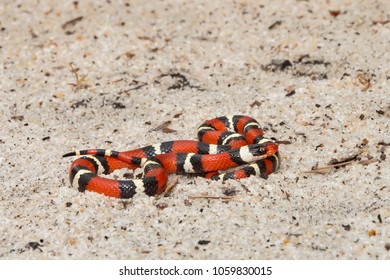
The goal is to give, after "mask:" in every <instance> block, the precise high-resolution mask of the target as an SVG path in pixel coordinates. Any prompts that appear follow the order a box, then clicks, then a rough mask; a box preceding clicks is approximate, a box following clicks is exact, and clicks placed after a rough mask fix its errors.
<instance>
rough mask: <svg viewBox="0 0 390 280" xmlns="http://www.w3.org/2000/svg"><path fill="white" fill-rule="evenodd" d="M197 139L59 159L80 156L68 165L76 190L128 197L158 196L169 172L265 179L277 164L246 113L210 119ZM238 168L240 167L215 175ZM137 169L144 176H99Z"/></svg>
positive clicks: (270, 143) (83, 152) (274, 152)
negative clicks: (126, 169) (143, 194)
mask: <svg viewBox="0 0 390 280" xmlns="http://www.w3.org/2000/svg"><path fill="white" fill-rule="evenodd" d="M198 139H199V141H195V140H176V141H167V142H162V143H159V144H156V145H150V146H146V147H143V148H139V149H135V150H131V151H125V152H117V151H111V150H106V149H89V150H80V151H73V152H70V153H67V154H65V155H63V157H69V156H76V155H77V156H81V157H79V158H77V159H76V160H75V161H74V162H73V163H72V165H71V168H70V174H69V177H70V182H71V184H72V185H73V186H74V187H76V188H77V189H78V190H79V191H81V192H84V191H85V190H88V191H93V192H98V193H101V194H104V195H107V196H112V197H117V198H131V197H133V196H134V195H135V194H136V193H137V194H138V193H145V194H147V195H149V196H153V195H156V194H161V193H162V192H163V191H164V189H165V186H166V183H167V180H168V174H170V173H176V174H187V173H193V174H197V175H201V176H205V177H207V178H210V179H212V180H219V181H225V180H227V179H241V178H246V177H249V176H251V175H258V176H261V177H266V176H268V175H269V174H271V173H272V172H274V171H276V170H277V169H278V167H279V164H280V157H279V152H278V146H277V145H276V144H275V143H274V141H272V140H270V139H268V138H265V137H264V136H263V131H262V129H261V128H260V125H259V123H258V122H257V121H256V120H255V119H253V118H251V117H249V116H242V115H234V116H228V117H226V116H223V117H218V118H214V119H211V120H208V121H206V122H204V123H203V124H202V125H201V126H200V127H199V128H198ZM242 165H243V166H242ZM238 166H242V167H240V168H238V169H236V170H233V171H228V172H226V173H219V171H221V170H226V169H231V168H235V167H238ZM139 167H141V168H143V172H144V177H143V178H142V179H133V180H114V179H108V178H103V177H100V176H99V175H100V174H110V173H111V172H113V171H114V170H117V169H121V168H128V169H136V168H139Z"/></svg>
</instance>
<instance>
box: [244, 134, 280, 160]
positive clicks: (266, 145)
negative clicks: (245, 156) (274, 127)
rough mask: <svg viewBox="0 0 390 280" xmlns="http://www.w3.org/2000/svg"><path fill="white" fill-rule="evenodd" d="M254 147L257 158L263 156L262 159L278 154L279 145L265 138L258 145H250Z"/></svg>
mask: <svg viewBox="0 0 390 280" xmlns="http://www.w3.org/2000/svg"><path fill="white" fill-rule="evenodd" d="M250 146H252V147H253V151H254V154H253V155H255V156H261V157H262V158H266V157H270V156H273V155H274V154H276V153H277V152H278V149H279V147H278V145H276V144H275V143H274V142H273V141H272V140H270V139H268V138H263V139H262V141H261V142H260V143H258V144H252V145H250Z"/></svg>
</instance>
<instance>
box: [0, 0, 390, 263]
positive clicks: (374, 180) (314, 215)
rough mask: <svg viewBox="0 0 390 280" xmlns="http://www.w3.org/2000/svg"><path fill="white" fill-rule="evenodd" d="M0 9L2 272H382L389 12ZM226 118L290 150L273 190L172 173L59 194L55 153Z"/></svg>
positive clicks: (192, 130) (144, 139)
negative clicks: (236, 267)
mask: <svg viewBox="0 0 390 280" xmlns="http://www.w3.org/2000/svg"><path fill="white" fill-rule="evenodd" d="M2 2H3V4H1V5H2V7H0V13H1V18H0V69H1V70H0V71H1V72H0V73H1V80H0V104H1V107H0V108H1V114H0V123H1V127H0V149H1V155H0V167H1V172H0V180H1V184H2V187H1V189H0V194H1V200H0V215H1V220H0V236H1V248H0V258H1V259H389V258H390V207H389V205H390V195H389V192H390V190H389V187H390V186H389V181H390V180H389V179H390V176H389V170H390V164H389V162H390V158H389V150H390V147H389V146H388V145H389V143H390V137H389V129H390V127H389V126H390V121H389V116H390V95H389V94H390V93H389V80H390V70H389V65H390V52H389V43H390V22H388V21H389V19H390V15H389V13H388V11H389V10H390V2H389V1H374V2H373V1H363V0H361V1H350V2H334V1H331V2H332V3H333V2H334V4H329V1H310V2H307V1H272V2H270V1H261V2H262V4H261V3H260V1H235V2H231V3H227V1H186V3H184V4H183V3H181V1H144V0H140V1H128V3H129V4H126V1H124V2H121V1H119V2H121V3H120V4H114V3H117V1H112V3H111V4H109V3H107V1H79V4H77V5H75V4H73V1H63V2H64V3H59V2H58V1H33V0H30V1H27V0H26V1H18V2H17V3H15V1H11V0H5V1H2ZM144 2H148V3H146V4H145V3H144ZM329 11H340V14H339V15H337V16H335V15H331V14H330V12H329ZM335 13H337V12H335ZM78 17H82V18H79V19H77V18H78ZM73 19H76V20H74V21H71V20H73ZM69 21H71V22H69ZM279 21H280V22H279ZM270 27H271V28H270ZM273 60H274V61H273ZM272 61H273V62H272ZM283 61H284V64H283V63H282V62H283ZM70 63H71V64H73V66H74V67H75V68H79V70H78V74H79V76H80V77H81V76H83V75H87V77H86V79H85V81H84V82H83V81H81V83H80V85H79V86H78V87H77V86H76V85H75V83H76V79H75V77H74V74H73V73H72V71H71V69H70V66H69V64H70ZM282 65H284V66H286V65H292V66H290V67H287V68H284V69H282V68H283V67H282ZM174 74H181V75H183V76H184V77H185V78H186V79H182V78H180V76H179V77H178V76H175V75H174ZM359 77H360V81H359V79H358V78H359ZM368 80H370V84H369V85H368V84H367V81H368ZM365 81H366V82H365ZM287 87H293V88H294V89H295V94H293V95H291V96H286V94H287V92H286V91H285V89H286V88H287ZM364 87H366V88H364ZM362 89H363V90H362ZM364 89H366V90H364ZM121 107H125V108H121ZM179 113H182V114H181V115H180V116H179V117H177V118H176V117H174V115H175V114H179ZM231 114H248V115H250V116H252V117H254V118H256V119H257V120H258V121H259V122H260V123H262V124H263V125H264V129H265V130H266V135H267V136H269V137H274V138H276V139H278V140H280V141H290V142H291V143H290V144H281V145H280V150H281V153H282V155H283V162H282V165H281V169H280V171H279V172H278V173H277V174H272V175H271V176H269V178H268V180H264V179H261V178H256V177H251V178H248V179H245V180H241V181H239V182H237V181H229V182H227V183H226V184H224V185H221V184H220V183H217V182H211V181H208V180H206V179H203V178H192V177H186V176H180V177H179V182H178V183H177V185H176V186H175V188H174V189H173V191H172V193H171V195H170V196H169V197H163V198H161V199H159V200H156V199H155V198H153V197H152V198H148V197H137V198H134V199H132V200H128V201H122V200H118V199H111V198H107V197H104V196H102V195H99V194H94V193H90V192H87V193H80V192H78V191H77V190H76V189H74V188H73V187H71V186H70V183H69V179H68V170H69V167H70V164H71V161H72V159H63V158H62V157H61V155H62V154H63V153H66V152H68V151H70V150H73V149H82V148H110V149H113V150H120V151H123V150H130V149H133V148H138V147H141V146H145V145H148V144H154V143H157V142H159V141H163V140H175V139H195V136H196V129H197V127H198V125H200V124H201V123H202V122H203V121H204V120H206V119H210V118H213V117H216V116H220V115H231ZM168 120H170V121H172V124H171V125H170V126H169V127H170V128H171V129H174V130H176V132H174V133H171V134H166V133H163V132H162V131H152V129H153V128H155V127H157V126H158V125H160V124H161V123H163V122H165V121H168ZM351 155H357V159H356V160H355V161H352V162H351V164H349V165H347V166H345V167H342V168H339V169H337V170H330V171H329V172H326V173H324V174H313V173H305V171H309V170H311V169H312V167H313V166H317V165H318V166H320V167H321V166H325V165H327V164H328V163H329V161H330V160H331V159H334V158H335V159H342V158H346V157H349V156H351ZM367 159H368V160H372V161H369V162H368V164H366V165H363V164H361V163H362V162H361V161H362V160H367ZM359 162H360V163H359ZM363 163H364V162H363ZM366 163H367V162H366ZM121 174H122V173H117V176H119V177H121ZM232 188H233V189H235V190H236V191H237V193H236V195H235V196H234V197H233V198H232V199H231V200H229V201H226V200H217V199H206V198H192V197H194V196H205V195H209V196H224V194H223V191H224V190H226V189H232ZM204 241H205V242H204ZM34 248H35V249H34Z"/></svg>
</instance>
